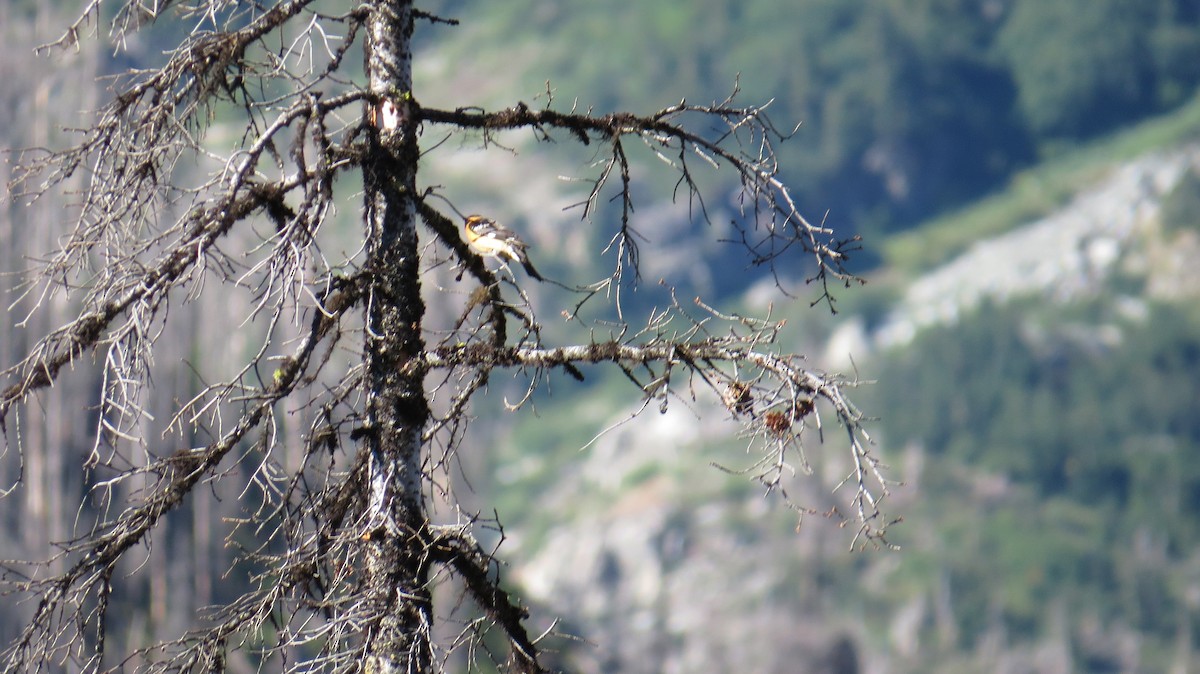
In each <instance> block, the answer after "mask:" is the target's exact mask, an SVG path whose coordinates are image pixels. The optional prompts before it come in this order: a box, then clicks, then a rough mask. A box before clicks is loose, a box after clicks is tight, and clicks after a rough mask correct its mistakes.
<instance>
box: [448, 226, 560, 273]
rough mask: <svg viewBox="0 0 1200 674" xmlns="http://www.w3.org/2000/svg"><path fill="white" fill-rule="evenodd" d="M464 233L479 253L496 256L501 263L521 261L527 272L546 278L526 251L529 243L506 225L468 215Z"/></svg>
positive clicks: (474, 249)
mask: <svg viewBox="0 0 1200 674" xmlns="http://www.w3.org/2000/svg"><path fill="white" fill-rule="evenodd" d="M463 233H464V234H465V235H466V238H467V246H468V247H470V249H471V250H473V251H475V252H476V253H477V254H479V255H482V256H484V257H494V258H496V259H498V260H500V263H501V264H504V262H505V261H506V260H507V261H513V262H520V263H521V266H522V267H524V268H525V273H526V274H529V275H530V276H531V277H533V278H535V279H537V280H539V281H545V280H546V279H544V278H543V277H542V275H541V274H539V273H538V270H537V269H535V268H534V266H533V263H532V262H530V261H529V254H528V253H526V249H528V248H529V244H527V243H525V242H524V241H522V240H521V237H519V236H517V235H516V233H515V232H513V231H512V230H511V229H509V228H507V227H505V226H504V225H501V224H500V223H498V222H496V221H495V220H493V219H491V218H488V217H484V216H482V215H468V216H467V219H466V221H465V222H464V223H463ZM505 266H506V267H507V265H505Z"/></svg>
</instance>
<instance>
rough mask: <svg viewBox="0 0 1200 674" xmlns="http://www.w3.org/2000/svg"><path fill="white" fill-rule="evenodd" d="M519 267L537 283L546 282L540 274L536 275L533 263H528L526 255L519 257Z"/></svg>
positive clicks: (536, 271)
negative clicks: (537, 281)
mask: <svg viewBox="0 0 1200 674" xmlns="http://www.w3.org/2000/svg"><path fill="white" fill-rule="evenodd" d="M521 266H522V267H524V268H525V273H526V274H529V276H531V277H532V278H535V279H537V280H539V281H545V280H546V279H545V278H544V277H543V276H542V275H541V274H539V273H538V270H537V269H535V268H534V266H533V263H532V262H530V261H529V256H528V255H522V256H521Z"/></svg>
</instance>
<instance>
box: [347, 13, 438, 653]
mask: <svg viewBox="0 0 1200 674" xmlns="http://www.w3.org/2000/svg"><path fill="white" fill-rule="evenodd" d="M369 11H370V12H371V15H370V18H369V19H368V35H367V44H366V50H365V60H366V64H365V65H366V72H367V77H368V82H369V87H370V92H371V94H372V101H371V103H370V105H371V106H372V110H371V111H370V114H368V119H369V120H371V121H372V124H371V126H370V129H369V132H368V136H369V141H368V151H367V156H366V158H365V161H364V164H363V188H364V193H365V200H366V204H365V207H366V208H365V219H366V230H367V231H366V236H367V262H366V266H367V271H368V273H369V279H370V280H369V296H368V298H367V303H366V344H365V349H364V358H365V362H364V365H365V375H366V377H365V383H366V419H365V425H366V428H365V430H366V431H367V432H366V433H363V434H362V436H361V437H362V438H363V441H364V445H363V446H362V448H361V449H360V451H367V452H369V453H370V462H369V465H370V480H369V489H370V493H369V494H368V495H366V498H367V499H368V509H367V513H368V520H367V522H366V526H367V530H366V531H365V532H364V535H363V540H364V545H365V546H366V550H365V553H366V554H365V559H366V562H365V567H366V568H365V581H366V587H367V596H368V601H369V602H370V604H371V605H370V606H369V610H370V613H369V615H370V616H371V618H370V620H369V622H368V632H367V634H366V635H365V638H366V657H367V660H366V662H365V669H366V670H367V671H374V672H392V671H399V672H427V671H430V668H431V664H432V657H431V649H430V641H429V633H430V623H431V607H430V594H429V589H428V584H427V580H428V578H427V576H428V572H427V568H426V563H425V562H424V558H425V557H426V555H425V554H424V553H425V550H424V545H423V543H422V542H423V541H425V540H427V535H426V531H427V527H428V524H427V519H426V512H425V507H424V500H423V497H422V484H423V483H422V479H421V431H422V429H423V428H424V426H425V424H426V422H427V421H428V418H429V405H428V401H427V400H426V395H425V391H424V386H423V381H424V368H423V367H409V364H410V363H412V362H414V361H415V360H418V358H417V357H418V356H419V355H420V354H421V353H422V352H423V350H424V343H423V341H422V338H421V319H422V316H423V315H424V311H425V307H424V303H423V301H422V299H421V283H420V275H419V262H420V256H419V250H418V247H417V231H416V205H415V201H414V197H415V194H416V190H415V185H416V171H417V159H418V156H419V153H418V149H417V138H416V125H415V123H414V121H413V119H412V116H411V115H409V114H406V111H407V109H408V106H409V103H410V102H411V100H412V93H411V92H412V49H411V38H412V32H413V7H412V2H411V0H392V1H388V0H377V1H375V2H372V3H371V5H370V10H369ZM385 111H386V112H387V114H384V112H385ZM397 113H399V114H398V116H397Z"/></svg>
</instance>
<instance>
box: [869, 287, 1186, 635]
mask: <svg viewBox="0 0 1200 674" xmlns="http://www.w3.org/2000/svg"><path fill="white" fill-rule="evenodd" d="M1114 334H1115V335H1119V341H1116V342H1113V341H1112V340H1111V339H1110V337H1109V336H1111V335H1114ZM1198 372H1200V311H1197V310H1195V309H1187V308H1183V307H1179V306H1152V307H1151V308H1150V311H1149V315H1148V316H1147V317H1146V318H1145V319H1143V320H1129V319H1123V318H1121V317H1119V316H1117V315H1115V313H1114V312H1113V311H1112V310H1111V309H1109V308H1107V307H1106V306H1105V305H1104V304H1103V303H1102V302H1096V303H1093V304H1090V305H1087V306H1080V307H1075V308H1073V309H1070V310H1068V311H1067V312H1066V315H1065V316H1064V315H1063V311H1062V310H1061V308H1060V307H1052V308H1050V307H1048V308H1040V307H1037V306H1033V305H1030V306H1006V307H984V308H983V309H981V310H980V311H979V312H978V313H977V314H976V315H974V316H973V317H970V318H969V319H967V320H965V321H963V322H962V323H961V324H960V325H958V326H956V327H953V328H941V329H936V330H931V331H929V332H927V333H925V334H923V335H922V336H920V337H918V339H917V341H916V342H914V343H913V344H912V345H911V347H910V348H907V349H904V350H903V351H900V352H897V353H895V354H893V355H892V356H890V357H888V358H886V359H885V360H884V362H883V363H882V364H881V365H880V368H879V371H878V373H877V380H878V384H877V385H876V386H875V387H874V388H873V390H870V391H868V394H869V396H870V397H871V398H872V399H871V400H870V401H869V402H868V403H867V405H868V407H869V408H871V409H882V410H887V412H886V416H887V423H886V432H887V442H888V444H889V445H891V446H895V447H900V446H904V445H905V444H907V443H918V444H919V445H920V446H921V447H922V451H923V452H924V453H925V454H926V455H927V458H926V462H925V466H926V468H925V471H924V475H922V476H921V481H922V483H923V484H924V485H925V487H924V489H923V491H924V493H925V495H926V499H925V503H924V504H923V507H922V510H923V511H925V512H923V513H921V514H919V515H915V516H914V518H915V519H918V520H921V521H922V522H924V523H925V524H924V525H923V527H926V526H927V527H929V528H932V529H934V530H937V531H941V532H944V533H943V535H944V536H947V537H950V536H951V532H953V531H955V530H956V529H959V530H960V533H959V535H955V536H953V539H954V541H955V544H954V545H953V546H946V547H941V548H940V549H938V552H937V553H936V554H934V556H933V558H923V556H918V558H917V559H913V560H908V559H906V560H905V562H904V563H905V564H917V565H918V566H919V567H920V568H924V569H926V571H925V572H923V573H928V569H929V567H930V566H931V565H933V566H936V567H939V568H940V569H941V571H942V572H943V573H945V574H948V577H949V578H950V579H951V591H952V593H953V610H954V614H955V616H957V617H959V618H960V619H961V621H960V625H959V628H960V630H961V633H960V635H961V643H960V644H959V645H960V646H963V647H969V646H970V645H971V644H973V643H976V641H977V640H978V639H979V638H981V636H982V635H983V633H984V631H985V630H986V629H988V625H987V624H985V623H984V622H981V620H982V617H983V616H987V615H989V614H994V613H995V609H997V608H999V609H1000V610H1001V614H1000V615H1001V617H1002V620H1003V623H1004V625H1005V627H1006V629H1007V630H1009V632H1010V635H1011V636H1013V637H1025V638H1032V637H1035V636H1037V635H1042V634H1045V633H1046V631H1047V630H1049V629H1051V628H1052V625H1051V624H1050V623H1049V622H1048V621H1050V620H1052V619H1053V615H1052V613H1051V612H1049V611H1047V607H1048V606H1051V605H1054V604H1055V603H1056V602H1061V605H1063V606H1066V607H1068V608H1069V609H1070V610H1071V611H1073V612H1074V613H1076V614H1086V615H1096V616H1098V617H1100V618H1101V619H1102V620H1103V621H1106V622H1107V621H1109V620H1115V621H1117V622H1121V623H1123V624H1125V625H1127V626H1128V627H1130V628H1132V629H1135V630H1137V631H1139V632H1141V633H1144V634H1146V635H1147V636H1149V637H1151V638H1153V639H1158V640H1161V641H1162V642H1164V643H1169V642H1170V641H1171V640H1172V639H1173V638H1175V637H1176V636H1177V630H1178V629H1179V626H1178V622H1177V618H1178V616H1179V612H1180V611H1181V609H1182V607H1181V605H1180V604H1179V602H1181V601H1182V597H1181V595H1180V594H1179V592H1178V591H1177V590H1178V588H1174V585H1175V584H1177V583H1178V582H1179V579H1181V578H1183V577H1185V576H1186V575H1187V573H1188V570H1189V568H1190V567H1189V564H1190V559H1191V557H1192V554H1193V553H1192V551H1193V550H1194V548H1195V545H1196V544H1197V543H1200V527H1198V526H1197V523H1196V520H1195V517H1194V513H1195V512H1196V510H1197V508H1198V507H1200V419H1197V417H1196V414H1195V404H1196V401H1197V400H1200V377H1198V376H1197V373H1198ZM970 475H974V476H977V477H978V478H981V477H983V476H991V478H990V479H991V480H992V481H993V482H995V483H996V484H999V485H1002V487H998V488H996V489H995V490H994V493H991V494H990V495H989V496H987V497H986V498H980V494H978V493H975V494H972V493H971V491H972V490H976V491H977V490H978V485H975V486H972V483H971V481H970V480H968V479H967V477H965V476H970ZM966 531H969V532H970V533H969V534H967V533H965V532H966ZM920 547H923V548H926V549H928V546H920Z"/></svg>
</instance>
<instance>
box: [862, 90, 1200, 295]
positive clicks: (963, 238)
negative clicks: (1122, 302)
mask: <svg viewBox="0 0 1200 674" xmlns="http://www.w3.org/2000/svg"><path fill="white" fill-rule="evenodd" d="M1197 138H1200V97H1195V98H1193V99H1192V100H1191V101H1190V102H1188V104H1187V105H1185V106H1183V107H1180V108H1179V109H1177V110H1175V111H1173V112H1171V113H1170V114H1167V115H1163V116H1161V117H1155V118H1152V119H1149V120H1147V121H1145V122H1143V123H1141V124H1137V125H1135V126H1132V127H1130V128H1128V129H1122V130H1120V131H1118V132H1115V133H1114V134H1112V135H1110V136H1108V137H1105V138H1101V139H1099V140H1095V141H1092V142H1090V143H1087V144H1085V145H1082V146H1078V147H1075V148H1072V149H1070V150H1069V151H1064V152H1062V153H1061V154H1059V155H1058V156H1056V157H1054V158H1052V159H1048V160H1046V161H1044V162H1041V163H1039V164H1037V165H1036V166H1033V167H1031V168H1029V169H1026V170H1024V171H1021V172H1019V173H1017V174H1016V175H1015V176H1014V177H1013V179H1012V181H1011V182H1010V183H1009V185H1008V186H1007V187H1006V188H1005V189H1004V190H1003V191H1000V192H998V193H996V194H993V195H991V196H989V197H987V198H984V199H982V200H980V201H978V202H976V203H974V204H972V205H971V206H969V207H967V208H964V209H961V210H955V211H952V212H950V213H946V214H944V215H941V216H938V217H936V218H933V219H932V220H930V221H928V222H926V223H923V224H921V225H920V226H918V227H916V228H914V229H913V230H911V231H907V232H902V233H899V234H896V235H893V236H890V237H888V238H887V239H886V240H884V241H882V242H879V243H878V246H879V248H880V249H881V250H882V251H883V254H882V255H883V260H884V262H885V264H886V266H887V267H889V268H891V269H896V270H899V271H901V272H902V273H903V275H905V276H908V277H911V276H912V275H916V274H920V273H922V272H924V271H925V270H927V269H929V267H930V266H931V265H934V264H938V263H941V262H944V261H946V260H948V259H950V258H952V257H953V256H955V255H957V254H959V253H961V252H963V251H964V250H966V248H967V247H968V246H970V245H971V244H972V243H973V242H975V241H978V240H979V239H983V238H986V237H991V236H996V235H998V234H1002V233H1004V232H1007V231H1009V230H1011V229H1014V228H1016V227H1019V226H1021V225H1024V224H1027V223H1028V222H1029V221H1030V220H1033V219H1036V218H1038V217H1041V216H1043V215H1046V214H1048V213H1050V212H1052V211H1054V210H1056V209H1058V208H1061V207H1063V206H1065V205H1066V204H1067V202H1068V201H1070V199H1071V198H1072V197H1074V196H1075V194H1077V193H1078V192H1079V191H1080V190H1081V189H1084V188H1086V187H1087V186H1089V185H1091V184H1093V183H1095V181H1096V180H1097V179H1098V178H1099V177H1101V176H1103V175H1104V173H1106V172H1108V171H1109V170H1111V168H1112V166H1113V164H1115V163H1118V162H1122V161H1127V160H1130V159H1133V158H1135V157H1137V156H1140V155H1143V154H1145V153H1147V152H1152V151H1154V150H1157V149H1160V148H1170V147H1178V146H1180V145H1183V144H1184V143H1187V142H1189V141H1194V140H1196V139H1197ZM1186 194H1188V188H1187V187H1186V185H1185V186H1181V188H1180V190H1179V195H1180V197H1179V198H1180V199H1184V198H1186V196H1184V195H1186ZM1166 207H1167V208H1170V207H1169V206H1166ZM1197 212H1200V209H1197Z"/></svg>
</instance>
